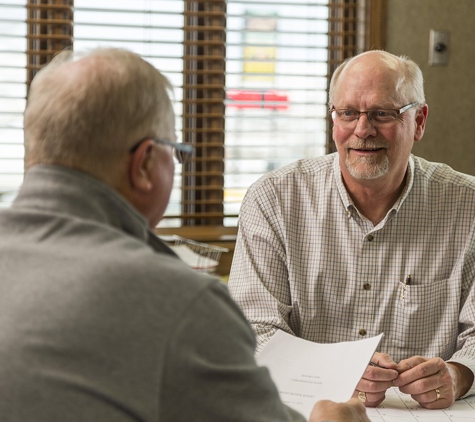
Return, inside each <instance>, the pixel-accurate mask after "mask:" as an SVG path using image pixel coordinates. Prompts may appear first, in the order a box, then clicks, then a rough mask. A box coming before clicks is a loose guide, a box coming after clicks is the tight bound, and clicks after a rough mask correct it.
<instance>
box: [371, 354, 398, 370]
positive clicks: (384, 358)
mask: <svg viewBox="0 0 475 422" xmlns="http://www.w3.org/2000/svg"><path fill="white" fill-rule="evenodd" d="M371 362H373V363H375V364H376V365H378V366H381V367H383V368H387V369H396V368H397V363H396V362H394V361H393V360H392V358H391V356H389V355H388V354H386V353H379V352H376V353H375V354H374V355H373V357H372V358H371Z"/></svg>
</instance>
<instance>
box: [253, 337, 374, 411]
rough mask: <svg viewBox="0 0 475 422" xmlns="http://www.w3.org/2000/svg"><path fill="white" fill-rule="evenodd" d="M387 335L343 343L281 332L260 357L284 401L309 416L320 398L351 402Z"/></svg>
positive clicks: (260, 361)
mask: <svg viewBox="0 0 475 422" xmlns="http://www.w3.org/2000/svg"><path fill="white" fill-rule="evenodd" d="M382 336H383V334H380V335H378V336H376V337H371V338H368V339H365V340H359V341H350V342H343V343H328V344H321V343H314V342H311V341H308V340H303V339H301V338H299V337H295V336H292V335H290V334H287V333H285V332H284V331H281V330H279V331H277V333H276V334H274V336H273V337H272V338H271V339H270V340H269V342H268V343H267V344H266V346H265V347H264V348H263V349H262V351H261V353H260V354H259V355H258V356H257V358H256V359H257V363H258V364H259V365H262V366H267V367H268V369H269V372H270V375H271V378H272V379H273V380H274V382H275V384H276V385H277V389H278V390H279V395H280V398H281V400H282V401H283V402H284V403H285V404H286V405H287V406H289V407H292V408H293V409H295V410H297V411H299V412H300V413H301V414H302V415H304V416H305V417H306V418H307V419H308V418H309V416H310V413H311V411H312V408H313V406H314V404H315V403H316V402H317V401H318V400H323V399H328V400H333V401H336V402H342V401H347V400H349V399H350V398H351V396H352V394H353V392H354V391H355V388H356V386H357V384H358V382H359V380H360V378H361V377H362V376H363V373H364V371H365V369H366V367H367V366H368V363H369V362H370V360H371V357H372V356H373V354H374V352H375V350H376V347H378V344H379V342H380V341H381V338H382Z"/></svg>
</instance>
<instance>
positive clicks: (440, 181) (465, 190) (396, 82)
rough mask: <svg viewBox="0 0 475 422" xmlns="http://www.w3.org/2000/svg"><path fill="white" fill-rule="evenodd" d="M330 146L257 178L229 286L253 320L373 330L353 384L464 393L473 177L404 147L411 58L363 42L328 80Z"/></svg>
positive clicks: (443, 397)
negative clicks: (375, 341) (371, 350)
mask: <svg viewBox="0 0 475 422" xmlns="http://www.w3.org/2000/svg"><path fill="white" fill-rule="evenodd" d="M329 105H330V113H331V117H332V120H333V140H334V141H335V144H336V147H337V151H338V152H337V153H335V154H330V155H326V156H324V157H318V158H309V159H302V160H299V161H297V162H296V163H293V164H291V165H288V166H286V167H283V168H281V169H279V170H276V171H274V172H271V173H269V174H267V175H266V176H264V177H263V178H261V179H260V180H259V181H257V182H256V183H255V184H254V185H253V186H252V187H251V188H250V189H249V190H248V192H247V195H246V197H245V200H244V201H243V204H242V208H241V214H240V221H239V233H238V239H237V243H236V250H235V254H234V260H233V265H232V269H231V275H230V279H229V287H230V290H231V294H232V296H233V298H234V299H235V300H236V301H237V302H238V304H239V305H240V307H241V308H242V309H243V311H244V313H245V314H246V317H247V319H248V320H249V321H250V323H251V325H252V326H253V329H254V331H255V332H256V334H257V338H258V345H257V352H259V351H260V350H261V349H262V347H263V346H264V345H265V344H266V342H267V341H268V340H269V339H270V338H271V337H272V335H273V334H274V333H275V332H276V331H277V330H284V331H286V332H288V333H291V334H294V335H296V336H299V337H302V338H304V339H307V340H310V341H315V342H320V343H331V342H339V341H351V340H359V339H363V338H367V337H369V336H374V335H377V334H379V333H381V332H383V333H384V337H383V340H382V342H381V344H380V346H379V349H378V352H377V353H376V354H375V356H374V357H373V362H374V363H376V364H377V365H371V366H368V368H367V370H366V371H365V373H364V375H363V377H362V379H361V381H360V383H359V384H358V386H357V389H356V391H355V396H358V397H359V398H360V399H361V400H362V401H363V402H364V403H365V405H366V406H377V405H379V404H380V403H381V402H382V401H383V400H384V398H385V393H386V391H387V389H388V388H389V387H391V386H395V387H398V388H399V389H400V390H401V391H402V392H404V393H408V394H411V395H412V397H413V398H414V399H415V400H416V401H418V402H419V403H420V404H421V405H422V406H423V407H425V408H429V409H437V408H445V407H448V406H450V405H452V404H453V403H454V401H455V400H456V399H457V398H460V397H466V396H468V395H471V394H473V393H475V388H474V385H473V380H474V375H473V373H474V370H475V298H474V289H473V281H474V277H475V242H474V229H475V178H474V177H472V176H468V175H465V174H461V173H458V172H456V171H454V170H453V169H451V168H450V167H448V166H447V165H444V164H439V163H431V162H428V161H426V160H424V159H422V158H420V157H415V156H414V155H412V154H411V151H412V147H413V145H414V142H418V141H420V140H421V139H422V137H423V134H424V130H425V125H426V120H427V116H428V106H427V104H426V103H425V97H424V89H423V77H422V73H421V70H420V69H419V67H418V66H417V65H416V64H415V63H414V62H413V61H412V60H410V59H408V58H407V57H404V56H401V57H397V56H395V55H392V54H390V53H387V52H383V51H370V52H366V53H362V54H360V55H358V56H355V57H353V58H351V59H349V60H347V61H346V62H344V63H343V64H342V65H341V66H340V67H339V68H338V69H337V70H336V72H335V74H334V75H333V77H332V81H331V84H330V92H329Z"/></svg>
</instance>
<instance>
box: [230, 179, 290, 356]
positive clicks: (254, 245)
mask: <svg viewBox="0 0 475 422" xmlns="http://www.w3.org/2000/svg"><path fill="white" fill-rule="evenodd" d="M281 221H282V220H281V216H280V209H279V207H278V206H277V201H276V195H275V192H274V191H273V189H272V186H271V185H270V183H269V184H267V185H266V186H264V187H263V186H262V185H261V189H260V190H259V191H256V190H250V191H249V192H248V194H247V195H246V197H245V198H244V201H243V204H242V207H241V213H240V219H239V230H238V235H237V239H236V246H235V250H234V256H233V263H232V266H231V272H230V275H229V282H228V286H229V290H230V293H231V296H232V297H233V299H234V300H235V301H236V302H237V303H238V305H239V306H240V308H241V309H242V311H243V312H244V314H245V316H246V318H247V320H248V321H249V322H250V324H251V326H252V328H253V330H254V332H255V334H256V338H257V348H256V352H257V353H258V352H260V351H261V350H262V348H263V347H264V345H265V344H266V343H267V342H268V340H269V339H270V338H271V337H272V336H273V335H274V333H275V332H276V331H277V330H278V329H281V330H284V331H285V332H287V333H289V334H293V335H297V334H298V333H297V332H294V330H293V329H292V328H291V326H292V325H293V326H294V327H295V326H297V325H298V323H299V322H298V321H293V320H292V318H293V316H292V314H291V311H292V306H291V302H292V298H291V292H290V286H289V276H288V269H287V259H286V252H285V251H286V245H285V241H284V234H283V230H284V229H283V225H282V222H281Z"/></svg>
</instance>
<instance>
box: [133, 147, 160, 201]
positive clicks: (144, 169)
mask: <svg viewBox="0 0 475 422" xmlns="http://www.w3.org/2000/svg"><path fill="white" fill-rule="evenodd" d="M153 160H154V142H153V141H152V140H146V141H144V142H142V143H141V144H140V145H139V147H138V148H137V149H136V150H135V151H134V152H133V153H132V157H131V159H130V164H129V178H130V185H131V187H132V188H133V189H138V190H139V191H142V192H149V191H150V190H151V189H152V188H153V183H152V170H153Z"/></svg>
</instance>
